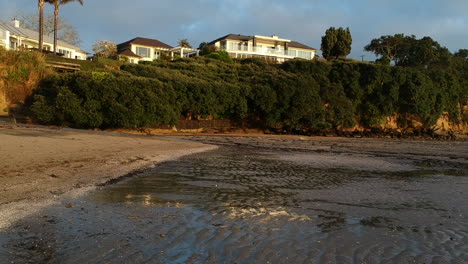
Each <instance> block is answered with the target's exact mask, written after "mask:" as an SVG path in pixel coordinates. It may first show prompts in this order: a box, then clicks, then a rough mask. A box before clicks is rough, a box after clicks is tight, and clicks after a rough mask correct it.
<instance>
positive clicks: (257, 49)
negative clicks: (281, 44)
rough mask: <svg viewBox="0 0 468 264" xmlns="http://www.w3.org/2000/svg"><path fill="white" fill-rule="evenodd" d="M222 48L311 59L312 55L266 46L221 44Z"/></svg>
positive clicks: (232, 50)
mask: <svg viewBox="0 0 468 264" xmlns="http://www.w3.org/2000/svg"><path fill="white" fill-rule="evenodd" d="M221 49H222V50H226V51H228V52H229V51H231V52H248V53H257V54H266V55H277V56H289V57H299V58H304V59H310V58H311V57H309V56H307V55H305V56H301V55H302V54H300V52H298V51H297V50H284V49H272V48H264V47H253V46H237V45H232V46H231V45H229V46H228V47H226V46H221ZM310 55H311V54H310Z"/></svg>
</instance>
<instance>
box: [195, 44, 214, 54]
mask: <svg viewBox="0 0 468 264" xmlns="http://www.w3.org/2000/svg"><path fill="white" fill-rule="evenodd" d="M198 49H199V50H200V55H201V56H204V55H208V54H210V53H213V52H215V51H216V47H215V46H212V45H209V44H208V43H207V42H202V43H200V45H199V46H198Z"/></svg>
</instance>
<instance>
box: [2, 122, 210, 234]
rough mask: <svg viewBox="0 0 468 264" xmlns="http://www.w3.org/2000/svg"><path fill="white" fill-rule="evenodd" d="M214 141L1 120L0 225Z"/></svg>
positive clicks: (200, 148)
mask: <svg viewBox="0 0 468 264" xmlns="http://www.w3.org/2000/svg"><path fill="white" fill-rule="evenodd" d="M214 148H216V147H214V146H210V145H206V144H201V143H190V142H183V141H180V142H175V141H169V140H165V139H158V138H154V137H153V138H150V137H139V136H129V135H116V134H107V135H106V133H102V134H97V133H92V131H91V132H86V131H77V130H63V129H49V128H43V127H20V126H9V125H0V160H1V166H0V182H1V184H0V229H2V228H6V227H8V226H9V225H10V224H11V223H13V222H14V221H16V220H18V219H20V218H22V217H25V216H27V215H30V214H33V213H34V212H37V211H38V210H40V209H41V208H43V207H44V206H47V205H51V204H53V203H54V201H57V200H58V199H59V198H60V197H62V196H64V195H80V194H83V193H86V192H87V191H89V190H92V189H94V188H95V187H96V186H98V185H101V184H105V183H106V182H109V181H111V180H112V179H116V178H119V177H122V176H124V175H127V174H129V173H132V172H135V171H141V170H144V169H147V168H151V167H154V166H155V165H156V164H159V163H162V162H164V161H168V160H172V159H177V158H179V157H181V156H183V155H187V154H192V153H197V152H201V151H207V150H210V149H214Z"/></svg>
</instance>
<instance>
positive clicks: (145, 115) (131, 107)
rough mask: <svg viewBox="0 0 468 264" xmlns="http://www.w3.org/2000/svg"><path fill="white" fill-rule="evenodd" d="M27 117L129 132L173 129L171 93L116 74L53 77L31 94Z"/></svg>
mask: <svg viewBox="0 0 468 264" xmlns="http://www.w3.org/2000/svg"><path fill="white" fill-rule="evenodd" d="M34 98H35V100H34V102H33V103H32V106H31V113H32V116H33V117H34V118H35V119H36V120H38V121H40V122H42V123H47V124H57V125H67V126H73V127H80V128H95V127H100V128H120V127H122V128H131V127H144V126H149V125H153V124H175V123H176V121H177V120H178V117H179V116H178V113H179V109H178V107H177V105H176V103H175V102H176V101H175V93H174V91H173V90H172V89H171V88H170V87H168V86H166V85H164V84H163V83H161V82H159V81H157V80H153V79H148V78H142V77H135V76H132V75H130V74H124V73H119V72H86V73H73V74H64V75H55V76H52V77H51V78H49V79H47V80H44V81H43V83H42V84H41V86H40V87H39V88H38V89H37V90H36V94H35V96H34Z"/></svg>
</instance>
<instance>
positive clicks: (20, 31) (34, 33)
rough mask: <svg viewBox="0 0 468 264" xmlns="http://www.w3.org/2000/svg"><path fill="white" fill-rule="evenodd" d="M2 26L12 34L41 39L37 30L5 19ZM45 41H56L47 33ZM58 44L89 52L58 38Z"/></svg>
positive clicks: (0, 24) (51, 42)
mask: <svg viewBox="0 0 468 264" xmlns="http://www.w3.org/2000/svg"><path fill="white" fill-rule="evenodd" d="M0 27H1V28H3V29H5V30H7V31H9V32H10V34H12V35H16V36H21V37H25V38H29V39H34V40H37V41H39V32H37V31H34V30H30V29H27V28H21V27H19V28H17V27H14V26H13V25H11V24H9V23H6V22H3V21H0ZM44 42H47V43H49V44H53V43H54V38H53V37H49V36H47V35H44ZM57 44H58V45H59V46H62V47H65V48H70V49H74V50H76V51H79V52H83V53H87V52H85V51H83V50H81V48H80V47H77V46H75V45H72V44H69V43H67V42H64V41H61V40H58V41H57Z"/></svg>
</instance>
